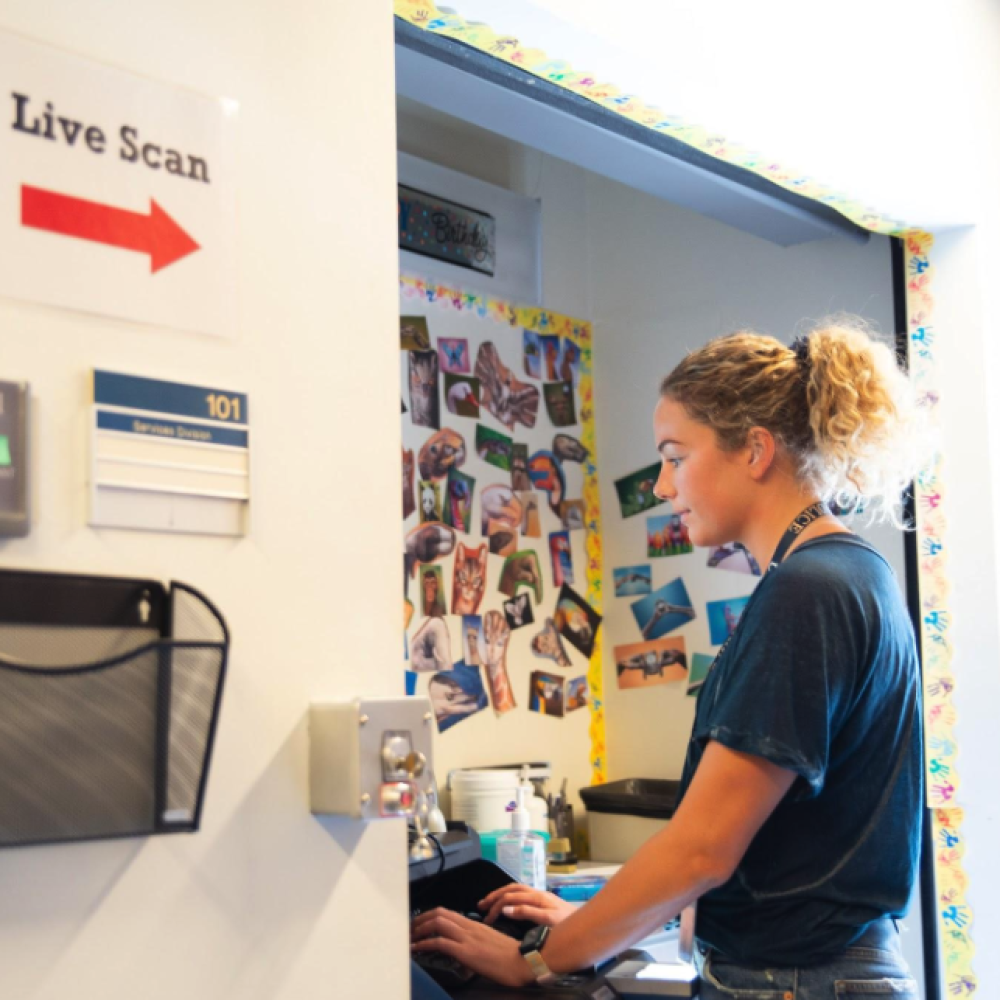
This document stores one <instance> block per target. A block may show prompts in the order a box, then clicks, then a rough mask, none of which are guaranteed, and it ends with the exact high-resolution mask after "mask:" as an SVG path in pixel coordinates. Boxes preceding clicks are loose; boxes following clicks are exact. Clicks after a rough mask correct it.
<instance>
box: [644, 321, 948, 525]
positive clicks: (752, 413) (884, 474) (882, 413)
mask: <svg viewBox="0 0 1000 1000" xmlns="http://www.w3.org/2000/svg"><path fill="white" fill-rule="evenodd" d="M660 391H661V393H662V395H664V396H669V397H671V398H673V399H676V400H677V401H678V402H680V403H681V404H682V405H683V406H684V407H685V409H686V410H687V411H688V413H689V414H690V415H691V416H692V417H693V418H694V419H695V420H699V421H701V422H702V423H705V424H707V425H708V426H710V427H712V428H713V430H715V432H716V435H717V437H718V440H719V444H720V447H723V448H727V449H734V448H738V447H742V445H743V444H744V443H745V442H746V438H747V434H748V432H749V431H750V429H751V428H752V427H764V428H766V429H767V430H769V431H770V432H771V433H772V434H773V435H774V436H775V438H776V439H777V441H778V442H779V444H780V445H781V446H782V448H783V449H784V450H785V451H786V452H787V454H788V455H789V456H790V458H791V459H792V461H793V464H794V466H795V468H796V472H797V475H798V476H799V477H800V478H801V479H802V480H803V481H804V482H805V483H807V484H808V485H809V487H810V488H811V489H813V490H814V491H815V492H816V493H817V494H818V495H819V496H820V497H821V498H822V499H825V500H828V501H831V502H832V503H834V504H835V505H836V506H837V507H838V508H839V509H840V510H841V511H844V512H849V513H859V512H861V511H864V512H865V514H866V515H867V516H868V518H869V519H870V521H872V522H878V521H891V522H892V523H893V524H895V525H897V526H902V516H901V511H902V494H903V492H904V490H905V489H906V488H907V486H908V485H909V484H910V483H911V482H912V480H913V479H914V477H915V476H916V475H917V474H918V473H919V472H920V471H921V470H922V469H923V468H924V466H925V465H926V462H927V460H928V459H929V458H930V457H931V453H932V445H933V442H932V439H931V437H930V434H929V430H928V425H927V421H926V415H925V413H924V410H923V409H922V408H921V407H920V406H919V405H918V403H917V398H916V392H915V391H914V387H913V385H912V383H911V382H910V380H909V378H908V377H907V375H906V374H905V373H904V372H903V371H901V370H900V369H899V367H898V366H897V364H896V359H895V356H894V354H893V352H892V351H891V350H890V348H889V347H888V346H887V345H886V344H884V343H882V342H881V341H879V340H878V339H877V338H876V337H874V336H873V335H872V334H871V333H870V332H869V330H868V328H867V327H866V326H865V324H864V322H863V321H861V320H859V319H856V318H854V317H843V316H838V317H836V318H834V319H831V320H827V321H824V322H821V323H820V324H818V325H817V326H816V327H815V328H814V329H813V330H812V331H811V332H809V333H808V334H806V335H805V336H804V337H800V338H799V339H798V340H797V341H796V342H795V344H794V345H793V347H791V348H789V347H786V346H785V345H784V344H782V343H781V342H780V341H778V340H776V339H774V338H773V337H766V336H761V335H759V334H755V333H749V332H740V333H735V334H732V335H730V336H728V337H720V338H718V339H716V340H713V341H711V342H709V343H708V344H706V345H705V346H704V347H702V348H701V349H699V350H697V351H694V352H692V353H691V354H689V355H688V356H687V358H685V359H684V360H683V361H682V362H681V363H680V364H679V365H678V366H677V367H676V368H675V369H674V370H673V371H672V372H671V373H670V374H669V375H668V376H667V377H666V378H665V379H664V380H663V383H662V385H661V387H660Z"/></svg>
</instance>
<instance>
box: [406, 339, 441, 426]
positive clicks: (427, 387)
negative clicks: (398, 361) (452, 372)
mask: <svg viewBox="0 0 1000 1000" xmlns="http://www.w3.org/2000/svg"><path fill="white" fill-rule="evenodd" d="M408 357H409V359H410V362H409V364H410V373H409V374H410V420H412V421H413V423H414V425H415V426H417V427H433V428H434V429H435V430H437V429H438V428H439V427H440V426H441V406H440V400H439V399H438V356H437V351H410V353H409V355H408Z"/></svg>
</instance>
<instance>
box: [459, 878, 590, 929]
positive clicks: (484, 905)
mask: <svg viewBox="0 0 1000 1000" xmlns="http://www.w3.org/2000/svg"><path fill="white" fill-rule="evenodd" d="M479 909H480V910H484V911H486V916H485V917H484V918H483V919H484V921H485V922H486V923H487V924H495V923H496V922H497V917H499V916H500V915H501V914H503V915H504V916H505V917H510V918H511V919H512V920H530V921H531V922H532V923H533V924H544V925H545V926H546V927H555V925H556V924H558V923H559V922H560V921H562V920H565V919H566V918H567V917H568V916H569V915H570V914H571V913H575V912H576V909H577V908H576V907H575V906H574V905H573V904H572V903H567V902H566V900H565V899H560V898H559V896H554V895H553V894H552V893H551V892H542V891H541V890H540V889H532V888H531V887H530V886H527V885H521V884H520V882H512V883H511V884H510V885H505V886H504V887H503V888H502V889H496V890H494V891H493V892H491V893H490V894H489V895H488V896H487V897H486V898H485V899H483V900H481V901H480V903H479Z"/></svg>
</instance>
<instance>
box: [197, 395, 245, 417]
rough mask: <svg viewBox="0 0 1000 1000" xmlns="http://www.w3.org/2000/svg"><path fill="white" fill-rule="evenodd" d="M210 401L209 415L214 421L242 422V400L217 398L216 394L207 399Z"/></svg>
mask: <svg viewBox="0 0 1000 1000" xmlns="http://www.w3.org/2000/svg"><path fill="white" fill-rule="evenodd" d="M205 398H206V399H207V400H208V415H209V416H210V417H211V418H212V419H213V420H240V419H242V418H241V417H240V398H239V396H234V397H233V398H232V399H230V398H229V397H228V396H217V395H216V394H215V393H214V392H213V393H210V394H209V395H208V396H206V397H205Z"/></svg>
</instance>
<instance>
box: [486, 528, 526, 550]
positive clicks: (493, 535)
mask: <svg viewBox="0 0 1000 1000" xmlns="http://www.w3.org/2000/svg"><path fill="white" fill-rule="evenodd" d="M486 537H487V539H488V541H489V546H490V555H494V556H503V557H504V558H506V557H507V556H512V555H513V554H514V553H515V552H516V551H517V539H518V535H517V529H516V528H512V527H510V525H508V524H506V523H505V522H503V521H492V520H491V521H489V522H488V523H487V525H486Z"/></svg>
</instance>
